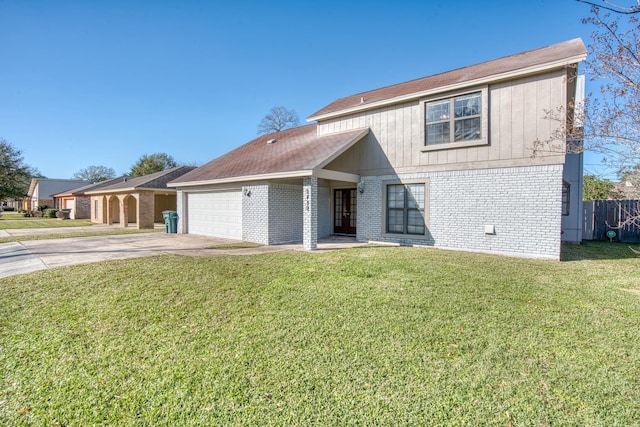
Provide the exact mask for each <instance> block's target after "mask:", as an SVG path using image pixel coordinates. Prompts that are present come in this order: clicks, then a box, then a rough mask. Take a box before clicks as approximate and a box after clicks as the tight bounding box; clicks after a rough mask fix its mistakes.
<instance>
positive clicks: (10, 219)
mask: <svg viewBox="0 0 640 427" xmlns="http://www.w3.org/2000/svg"><path fill="white" fill-rule="evenodd" d="M90 225H91V220H89V219H64V220H62V219H59V218H34V217H24V216H22V214H17V213H7V212H3V213H2V215H1V216H0V230H11V229H22V228H52V227H86V226H90Z"/></svg>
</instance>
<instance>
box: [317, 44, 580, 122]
mask: <svg viewBox="0 0 640 427" xmlns="http://www.w3.org/2000/svg"><path fill="white" fill-rule="evenodd" d="M586 54H587V50H586V48H585V46H584V44H583V43H582V40H581V39H579V38H577V39H573V40H569V41H566V42H563V43H558V44H555V45H551V46H547V47H543V48H539V49H535V50H530V51H527V52H522V53H518V54H515V55H510V56H505V57H503V58H499V59H494V60H491V61H487V62H482V63H480V64H476V65H471V66H468V67H464V68H459V69H456V70H452V71H447V72H444V73H440V74H435V75H432V76H428V77H423V78H420V79H416V80H411V81H408V82H405V83H400V84H395V85H392V86H387V87H383V88H380V89H375V90H371V91H367V92H362V93H359V94H356V95H351V96H347V97H345V98H340V99H337V100H335V101H333V102H332V103H331V104H329V105H327V106H325V107H323V108H321V109H320V110H318V111H316V112H315V113H313V114H312V115H311V116H309V117H308V118H307V120H309V121H311V120H321V119H325V118H329V117H333V116H338V115H341V114H347V113H351V112H355V111H362V110H367V109H371V108H376V107H379V106H380V105H385V104H389V103H394V102H402V101H406V100H409V99H414V98H419V97H421V96H425V95H427V94H428V93H429V92H436V91H440V92H441V91H445V90H449V89H454V88H458V87H463V86H470V85H474V84H480V83H481V82H483V80H487V81H485V83H486V82H488V81H489V80H491V79H493V80H499V79H500V78H505V77H513V75H514V74H518V73H520V74H522V75H525V74H527V73H534V72H540V71H541V70H544V69H552V68H554V67H562V66H566V65H569V64H573V63H577V62H578V61H581V60H584V59H585V57H586Z"/></svg>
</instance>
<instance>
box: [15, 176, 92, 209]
mask: <svg viewBox="0 0 640 427" xmlns="http://www.w3.org/2000/svg"><path fill="white" fill-rule="evenodd" d="M89 183H91V181H85V180H80V179H49V178H32V179H31V185H29V191H27V197H26V200H25V203H24V204H23V209H25V210H30V211H35V210H38V209H39V208H42V207H44V206H46V207H49V208H57V207H58V206H56V205H55V203H54V200H53V196H54V195H55V194H58V193H61V192H63V191H67V190H71V189H72V188H76V187H79V186H81V185H85V184H89Z"/></svg>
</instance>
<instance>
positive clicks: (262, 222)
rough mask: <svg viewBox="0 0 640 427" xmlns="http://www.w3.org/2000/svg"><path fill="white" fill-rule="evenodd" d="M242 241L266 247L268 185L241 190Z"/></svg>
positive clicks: (252, 186)
mask: <svg viewBox="0 0 640 427" xmlns="http://www.w3.org/2000/svg"><path fill="white" fill-rule="evenodd" d="M242 240H244V241H248V242H254V243H260V244H263V245H268V244H269V243H270V242H269V185H268V184H261V185H245V186H244V187H243V188H242Z"/></svg>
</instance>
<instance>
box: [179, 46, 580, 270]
mask: <svg viewBox="0 0 640 427" xmlns="http://www.w3.org/2000/svg"><path fill="white" fill-rule="evenodd" d="M585 57H586V49H585V47H584V45H583V43H582V41H581V40H580V39H575V40H571V41H567V42H564V43H560V44H556V45H553V46H548V47H544V48H540V49H536V50H532V51H528V52H524V53H520V54H516V55H512V56H508V57H504V58H500V59H496V60H492V61H488V62H484V63H480V64H477V65H472V66H469V67H465V68H461V69H457V70H453V71H449V72H445V73H441V74H436V75H432V76H429V77H424V78H420V79H417V80H412V81H409V82H405V83H400V84H397V85H393V86H388V87H384V88H381V89H375V90H371V91H368V92H364V93H360V94H357V95H352V96H348V97H345V98H341V99H338V100H336V101H334V102H332V103H331V104H329V105H327V106H325V107H324V108H322V109H320V110H318V111H317V112H315V113H314V114H312V115H311V116H310V117H309V118H308V120H309V121H312V122H314V123H313V124H309V125H306V126H302V127H298V128H295V129H289V130H285V131H282V132H278V133H274V134H270V135H264V136H260V137H258V138H256V139H254V140H253V141H250V142H248V143H246V144H245V145H242V146H240V147H239V148H237V149H235V150H233V151H231V152H229V153H227V154H225V155H223V156H221V157H219V158H217V159H214V160H212V161H211V162H209V163H207V164H205V165H203V166H201V167H199V168H197V169H195V170H193V171H191V172H189V173H187V174H185V175H182V176H181V177H180V178H177V179H176V180H174V181H172V182H170V183H169V185H171V186H174V187H176V188H177V190H178V192H177V206H178V216H179V223H178V232H180V233H194V234H203V235H210V236H218V237H226V238H232V239H240V240H245V241H250V242H257V243H262V244H269V245H273V244H281V243H288V242H303V244H304V247H305V248H306V249H310V250H312V249H315V248H316V247H317V241H318V238H319V237H322V236H326V235H330V234H345V235H353V236H355V237H356V239H357V240H358V241H364V242H367V241H368V242H390V243H398V244H403V245H427V246H436V247H441V248H449V249H458V250H470V251H481V252H490V253H499V254H508V255H516V256H525V257H540V258H551V259H558V258H559V256H560V246H561V240H562V239H563V238H564V239H565V240H572V241H579V240H580V239H581V236H580V230H581V229H580V224H581V221H580V216H581V215H580V212H579V209H577V207H578V206H579V203H580V202H579V200H580V195H581V191H579V187H580V185H581V184H580V183H581V173H582V167H581V156H580V155H567V154H566V153H565V152H564V151H563V150H558V149H557V148H556V149H550V150H541V151H538V152H537V153H535V155H534V152H533V147H534V143H535V142H536V141H547V140H550V139H553V136H554V130H555V126H558V125H559V124H558V123H557V122H554V121H553V120H549V119H548V118H547V117H546V116H547V112H548V111H560V110H561V111H566V112H567V114H570V113H571V107H572V105H573V104H574V101H575V97H576V87H577V86H579V85H578V81H579V79H577V64H578V62H580V61H582V60H584V59H585ZM558 109H560V110H558ZM556 142H559V143H560V146H561V147H562V146H564V144H565V141H556ZM554 145H558V144H554ZM577 187H578V188H577ZM563 236H564V237H563Z"/></svg>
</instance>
